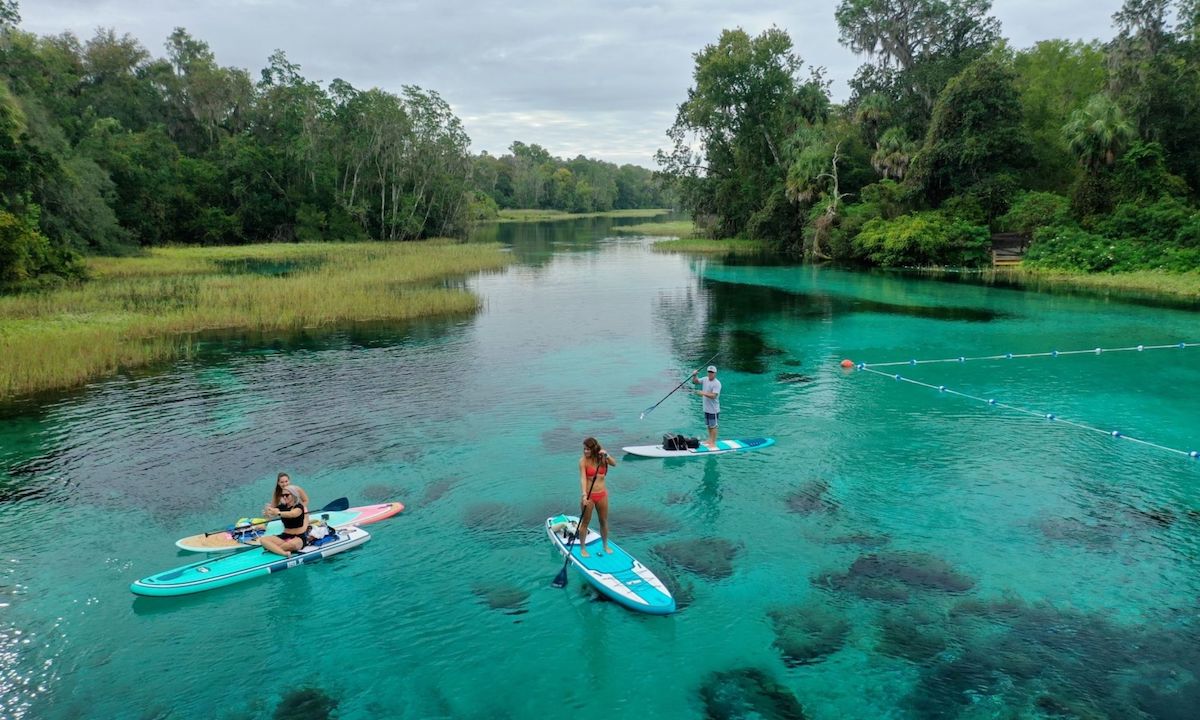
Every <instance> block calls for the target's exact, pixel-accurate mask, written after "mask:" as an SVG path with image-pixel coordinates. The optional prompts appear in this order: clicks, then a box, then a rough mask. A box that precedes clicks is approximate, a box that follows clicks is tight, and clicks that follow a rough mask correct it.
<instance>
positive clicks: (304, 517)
mask: <svg viewBox="0 0 1200 720" xmlns="http://www.w3.org/2000/svg"><path fill="white" fill-rule="evenodd" d="M279 492H280V502H279V506H278V507H269V508H267V516H268V517H277V518H279V519H280V520H281V521H283V532H281V533H279V534H278V535H263V537H262V539H261V540H260V541H259V542H260V543H261V544H262V547H263V549H264V550H267V551H269V552H273V553H275V554H276V555H282V556H284V557H288V556H290V555H291V554H292V553H294V552H296V551H297V550H299V549H300V548H302V547H304V544H305V543H306V542H307V541H308V540H307V538H308V510H307V509H306V508H305V507H304V504H303V503H302V502H300V491H299V489H298V488H295V487H290V486H289V487H285V488H283V489H281V490H280V491H279Z"/></svg>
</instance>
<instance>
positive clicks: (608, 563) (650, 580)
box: [546, 515, 675, 615]
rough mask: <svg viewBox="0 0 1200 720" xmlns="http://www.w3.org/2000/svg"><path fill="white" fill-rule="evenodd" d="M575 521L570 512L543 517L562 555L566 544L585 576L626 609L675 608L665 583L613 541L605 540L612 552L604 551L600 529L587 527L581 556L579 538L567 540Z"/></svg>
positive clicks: (655, 611)
mask: <svg viewBox="0 0 1200 720" xmlns="http://www.w3.org/2000/svg"><path fill="white" fill-rule="evenodd" d="M578 524H579V518H577V517H575V516H574V515H557V516H555V517H552V518H547V519H546V534H547V535H549V536H550V542H552V543H554V546H555V547H557V548H558V551H559V552H560V553H562V554H563V555H564V556H565V555H566V554H567V553H568V548H567V546H568V545H569V546H570V550H569V552H570V554H571V561H570V562H571V564H572V565H574V566H575V569H576V570H578V571H579V574H580V575H582V576H583V578H584V579H585V580H587V581H588V582H589V583H591V584H592V585H593V586H594V587H595V588H596V589H597V590H599V591H600V592H601V593H603V594H604V595H605V596H607V597H609V598H611V599H612V600H615V601H616V602H618V603H620V604H621V605H624V606H625V607H627V608H629V609H630V610H637V611H638V612H644V613H650V614H651V615H667V614H670V613H673V612H675V598H673V597H671V592H670V591H669V590H667V586H666V585H664V584H663V583H662V581H661V580H659V579H658V578H657V577H655V575H654V573H652V572H650V570H649V569H647V568H646V566H645V565H643V564H641V563H640V562H638V561H637V560H636V559H635V558H633V557H631V556H630V555H629V553H627V552H625V551H624V550H622V549H621V547H620V546H619V545H617V544H616V543H615V542H612V541H611V540H610V541H609V542H608V547H609V549H610V550H611V551H612V552H607V553H606V552H604V544H603V543H602V542H601V540H600V533H598V532H596V531H595V530H593V529H591V528H588V534H587V538H585V539H584V542H583V544H584V545H586V546H587V551H588V557H584V556H583V554H582V553H581V548H580V543H579V541H576V542H574V543H572V542H571V538H572V536H574V534H575V528H576V527H577V525H578Z"/></svg>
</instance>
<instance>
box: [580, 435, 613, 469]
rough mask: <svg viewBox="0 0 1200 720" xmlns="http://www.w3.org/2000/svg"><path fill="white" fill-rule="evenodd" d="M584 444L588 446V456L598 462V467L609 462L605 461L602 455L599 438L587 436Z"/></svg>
mask: <svg viewBox="0 0 1200 720" xmlns="http://www.w3.org/2000/svg"><path fill="white" fill-rule="evenodd" d="M583 446H584V447H585V448H587V456H588V457H589V458H591V459H592V462H593V463H595V464H596V467H600V466H601V465H605V464H607V463H605V461H604V458H602V457H600V441H599V440H597V439H596V438H594V437H588V438H585V439H584V441H583Z"/></svg>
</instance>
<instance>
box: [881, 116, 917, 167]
mask: <svg viewBox="0 0 1200 720" xmlns="http://www.w3.org/2000/svg"><path fill="white" fill-rule="evenodd" d="M916 153H917V144H916V143H915V142H913V141H912V140H909V139H908V136H907V135H905V134H904V130H902V129H900V128H898V127H894V128H888V129H887V130H885V131H884V133H883V135H880V136H879V142H877V143H875V154H874V155H872V156H871V167H873V168H875V172H877V173H879V174H880V175H882V176H884V177H885V178H895V179H896V180H903V179H904V176H905V174H907V173H908V166H909V163H911V162H912V158H913V155H915V154H916Z"/></svg>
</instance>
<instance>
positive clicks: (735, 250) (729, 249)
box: [654, 223, 771, 255]
mask: <svg viewBox="0 0 1200 720" xmlns="http://www.w3.org/2000/svg"><path fill="white" fill-rule="evenodd" d="M664 224H665V223H664ZM654 249H655V250H656V251H658V252H678V253H703V254H707V255H762V254H765V253H769V252H771V248H770V246H769V245H768V244H767V243H766V242H765V241H762V240H745V239H742V238H732V239H726V240H709V239H706V238H679V239H677V240H659V241H658V242H656V243H654Z"/></svg>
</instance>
